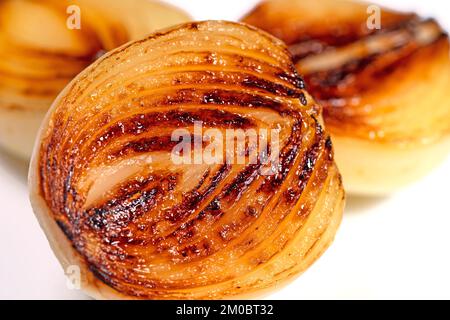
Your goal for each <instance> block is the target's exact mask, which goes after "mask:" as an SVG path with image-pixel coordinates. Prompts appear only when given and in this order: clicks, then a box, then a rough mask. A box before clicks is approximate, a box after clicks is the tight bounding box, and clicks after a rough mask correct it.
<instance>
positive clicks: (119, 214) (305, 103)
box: [30, 21, 344, 299]
mask: <svg viewBox="0 0 450 320" xmlns="http://www.w3.org/2000/svg"><path fill="white" fill-rule="evenodd" d="M320 112H321V111H320V108H318V106H317V105H316V104H315V103H314V100H313V99H312V98H311V97H310V96H309V95H308V93H307V92H306V91H305V90H304V86H303V81H302V79H301V78H300V77H299V76H298V74H297V71H296V70H295V67H294V65H293V64H292V61H291V57H290V55H289V54H288V51H287V49H286V47H285V46H284V44H283V43H282V42H281V41H279V40H278V39H276V38H274V37H272V36H270V35H269V34H267V33H265V32H262V31H260V30H258V29H256V28H253V27H250V26H247V25H244V24H237V23H231V22H220V21H207V22H198V23H190V24H184V25H180V26H177V27H173V28H171V29H167V30H164V31H161V32H159V33H155V34H153V35H151V36H149V37H147V38H145V39H143V40H140V41H136V42H132V43H130V44H127V45H125V46H122V47H120V48H119V49H116V50H113V51H112V52H110V53H108V54H106V55H105V56H103V57H102V58H100V59H99V60H98V61H97V62H95V63H94V64H93V65H91V66H90V67H89V68H87V69H86V70H85V71H83V72H82V73H81V74H80V75H79V76H78V77H77V78H75V80H74V81H73V82H72V83H71V84H70V85H69V86H68V87H66V89H65V90H64V91H63V93H62V94H61V95H60V96H59V97H58V99H57V100H56V101H55V103H54V105H53V106H52V108H51V111H50V112H49V114H48V115H47V119H46V120H45V121H44V124H43V126H42V129H41V133H40V137H39V139H38V141H37V144H36V147H35V151H34V155H33V160H32V164H31V168H30V191H31V201H32V205H33V209H34V212H35V214H36V216H37V217H38V219H39V221H40V224H41V226H42V227H43V229H44V230H45V232H46V235H47V237H48V239H49V242H50V244H51V246H52V248H53V250H54V252H55V254H56V255H57V257H58V258H59V261H60V262H61V264H62V265H63V266H64V268H67V267H68V266H70V265H77V266H80V268H81V270H82V275H83V284H82V286H83V289H84V290H85V291H86V292H87V293H88V294H90V295H91V296H93V297H96V298H141V299H206V298H209V299H219V298H230V297H249V296H254V295H257V294H262V293H263V292H265V291H266V290H269V289H274V288H276V287H278V286H279V285H280V284H282V283H284V282H286V281H287V280H289V279H291V278H293V277H294V276H296V275H298V274H300V273H301V272H303V271H304V270H305V269H306V268H308V267H309V266H310V265H311V264H312V263H313V262H314V261H315V260H316V259H317V258H318V257H319V256H320V255H321V254H322V252H323V251H324V250H325V249H326V248H327V247H328V245H329V244H330V242H331V241H332V239H333V238H334V235H335V232H336V229H337V227H338V225H339V222H340V220H341V215H342V210H343V205H344V191H343V188H342V184H341V179H340V175H339V172H338V170H337V168H336V165H335V163H334V160H333V151H332V144H331V141H330V138H329V136H328V134H327V133H326V132H325V131H324V129H323V127H322V125H321V114H320ZM196 121H201V122H202V123H203V126H204V128H205V130H206V129H217V130H219V132H222V133H224V132H225V130H228V129H242V130H247V129H254V130H258V131H257V132H259V130H260V129H267V130H271V129H274V130H277V132H279V145H280V161H279V166H277V167H275V170H276V171H275V174H274V175H262V174H261V171H260V169H261V168H262V166H263V164H262V163H261V162H259V161H258V162H256V163H253V164H249V163H248V161H247V162H246V164H235V162H233V161H231V162H230V161H229V162H225V163H220V162H219V163H217V164H210V165H208V164H205V163H199V164H192V165H189V164H178V165H177V164H174V163H173V162H172V161H171V154H172V149H173V147H174V146H175V143H177V142H172V139H171V134H172V132H173V130H175V129H180V128H184V129H186V130H189V134H190V135H194V134H195V132H194V131H193V130H194V129H193V126H194V123H195V122H196ZM224 136H225V133H224ZM205 141H206V142H205ZM203 143H205V144H206V145H207V146H208V145H209V144H208V143H207V139H206V140H204V142H203ZM269 150H272V149H270V148H269ZM228 151H230V150H227V152H228ZM270 153H271V151H269V155H270ZM244 154H247V153H244ZM150 157H151V161H150V160H149V159H150Z"/></svg>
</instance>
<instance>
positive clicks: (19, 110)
mask: <svg viewBox="0 0 450 320" xmlns="http://www.w3.org/2000/svg"><path fill="white" fill-rule="evenodd" d="M187 20H188V17H187V16H186V15H185V14H184V13H183V12H180V11H179V10H178V9H175V8H172V7H169V6H166V5H163V4H161V3H159V2H153V1H146V0H127V1H121V0H74V1H72V0H70V1H69V0H67V1H66V0H40V1H35V0H2V1H0V146H1V147H3V148H6V149H8V150H9V151H11V152H13V153H14V154H16V155H19V156H21V157H22V158H25V159H28V158H29V156H30V154H31V150H32V146H33V143H34V141H35V139H36V133H37V131H38V127H39V125H40V123H41V121H42V119H43V118H44V115H45V113H46V112H47V110H48V108H49V107H50V105H51V103H52V102H53V100H54V99H55V98H56V96H57V95H58V93H59V92H60V91H61V90H62V89H63V88H64V87H65V86H66V85H67V84H68V83H69V81H70V80H72V79H73V78H74V77H75V76H76V75H77V74H78V73H79V72H81V71H82V70H83V69H84V68H86V67H87V66H88V65H89V64H91V63H92V62H93V61H95V59H97V58H98V57H99V56H101V55H102V54H103V53H104V52H105V51H109V50H111V49H114V48H116V47H118V46H120V45H122V44H124V43H126V42H128V41H130V40H133V39H138V38H141V37H143V36H145V35H147V34H149V33H151V32H153V31H155V30H156V29H159V28H164V27H167V26H170V25H172V24H175V23H181V22H184V21H187Z"/></svg>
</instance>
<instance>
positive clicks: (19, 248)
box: [0, 0, 450, 299]
mask: <svg viewBox="0 0 450 320" xmlns="http://www.w3.org/2000/svg"><path fill="white" fill-rule="evenodd" d="M305 1H308V0H305ZM310 1H314V0H310ZM169 2H171V3H173V4H175V5H178V6H179V7H182V8H184V9H185V10H186V11H188V12H190V13H191V15H192V16H193V17H194V18H195V19H197V20H205V19H226V20H236V19H238V18H239V17H241V16H242V15H243V14H244V13H245V12H247V11H248V10H249V9H250V8H252V7H253V5H254V4H255V3H257V1H255V0H225V1H223V0H170V1H169ZM378 3H381V4H383V3H384V4H386V5H389V6H391V7H396V8H398V9H411V10H413V9H414V10H417V11H418V12H419V13H420V14H421V15H424V16H434V17H437V18H438V19H439V20H440V22H441V23H442V24H443V25H444V26H445V27H446V29H447V30H450V2H449V1H443V0H427V1H421V0H416V1H412V0H404V1H398V0H397V1H378ZM449 107H450V106H449ZM445 121H448V119H446V120H445ZM26 172H27V165H26V164H24V163H21V162H20V161H18V160H16V159H13V158H11V157H10V156H8V155H5V154H3V153H0V215H1V216H0V298H2V299H74V298H76V299H85V298H87V297H86V296H85V295H84V294H83V293H81V292H80V291H73V290H69V289H67V287H66V280H65V277H64V274H63V271H62V269H61V268H60V266H59V264H58V262H57V260H56V258H55V257H54V256H53V253H52V252H51V250H50V247H49V246H48V243H47V240H46V238H45V236H44V233H43V232H42V231H41V229H40V228H39V225H38V223H37V221H36V220H35V218H34V215H33V213H32V211H31V207H30V205H29V201H28V195H27V186H26ZM449 178H450V159H449V160H448V161H447V162H446V163H445V164H443V165H442V166H441V167H440V168H437V169H436V170H435V171H434V172H432V173H431V174H430V175H429V176H428V177H426V178H425V179H423V180H422V181H420V182H418V183H417V184H415V185H411V186H410V187H408V188H406V189H404V190H402V191H401V192H398V193H397V194H395V195H392V196H390V197H384V198H354V197H349V199H348V204H347V208H346V211H345V215H344V219H343V222H342V225H341V228H340V229H339V232H338V234H337V237H336V240H335V242H334V244H333V245H332V247H331V248H330V249H329V250H328V251H327V252H326V253H325V254H324V256H323V257H322V258H321V259H319V261H318V262H317V263H315V264H314V265H313V266H312V267H311V268H310V269H309V270H308V271H307V272H306V273H305V274H303V276H301V277H300V278H298V279H297V280H296V281H294V282H293V283H291V284H290V285H288V286H287V287H285V288H282V289H281V290H279V291H277V292H275V293H274V294H272V295H270V296H268V298H272V299H316V298H319V299H334V298H344V299H346V298H351V299H367V298H369V299H395V298H405V299H415V298H426V299H428V298H438V299H441V298H446V299H450V192H449V186H448V184H447V183H448V179H449Z"/></svg>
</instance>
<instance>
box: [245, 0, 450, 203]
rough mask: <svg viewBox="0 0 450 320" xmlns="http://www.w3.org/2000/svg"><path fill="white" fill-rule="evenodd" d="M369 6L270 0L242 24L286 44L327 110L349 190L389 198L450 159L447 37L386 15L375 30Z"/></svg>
mask: <svg viewBox="0 0 450 320" xmlns="http://www.w3.org/2000/svg"><path fill="white" fill-rule="evenodd" d="M367 8H368V4H365V3H360V2H353V1H340V0H338V1H334V0H333V1H330V0H319V1H302V0H294V1H283V0H282V1H264V2H262V3H261V4H260V5H258V6H257V7H256V8H255V9H254V10H253V11H252V12H250V13H249V14H248V15H247V16H246V17H244V18H243V19H242V20H243V21H244V22H247V23H249V24H252V25H255V26H257V27H259V28H261V29H263V30H266V31H268V32H269V33H272V34H274V35H276V36H277V37H279V38H280V39H282V40H284V41H285V42H286V43H287V44H288V46H289V49H290V51H291V53H292V54H293V56H294V61H295V63H296V67H297V69H298V71H299V73H300V74H301V75H302V76H303V77H304V79H305V82H306V84H307V87H308V91H309V92H310V93H311V94H312V95H313V96H314V98H315V99H316V100H317V101H318V103H320V104H321V105H322V106H323V108H324V121H325V125H326V127H327V129H328V130H329V132H330V134H331V136H332V139H333V142H334V145H335V148H336V162H337V164H338V166H339V169H340V171H341V173H342V175H343V177H344V180H345V184H346V185H345V187H346V190H347V191H348V192H349V193H354V194H364V195H382V194H387V193H390V192H393V191H395V190H398V189H399V188H401V187H403V186H405V185H407V184H409V183H412V182H414V181H416V180H417V179H419V178H420V177H422V176H423V175H425V174H426V173H428V172H429V171H430V170H431V169H432V168H434V167H435V166H436V165H438V164H439V163H440V162H441V161H442V160H443V159H445V158H446V156H447V155H448V152H449V150H450V108H449V106H450V95H449V94H448V92H449V90H450V58H449V41H448V37H447V35H446V34H445V33H444V31H442V29H441V28H440V26H439V25H438V24H437V23H436V22H435V21H434V20H432V19H430V20H424V19H421V18H420V17H418V16H417V15H415V14H412V13H400V12H395V11H392V10H388V9H382V12H381V29H379V30H378V29H374V30H370V29H369V28H368V27H367V25H366V21H367V19H368V17H369V14H368V13H367ZM324 19H327V23H326V24H324V23H323V21H324ZM431 110H432V111H431ZM430 111H431V112H430Z"/></svg>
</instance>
